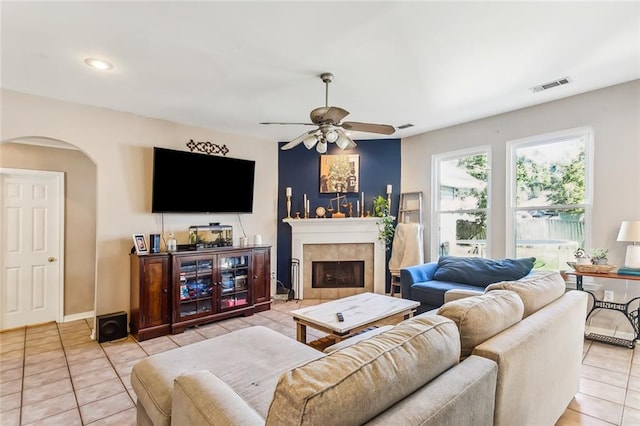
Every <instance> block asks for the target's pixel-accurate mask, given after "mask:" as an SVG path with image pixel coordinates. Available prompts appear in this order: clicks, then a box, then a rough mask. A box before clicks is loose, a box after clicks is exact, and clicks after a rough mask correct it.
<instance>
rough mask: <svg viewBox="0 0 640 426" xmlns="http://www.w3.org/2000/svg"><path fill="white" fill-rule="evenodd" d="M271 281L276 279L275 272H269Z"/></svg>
mask: <svg viewBox="0 0 640 426" xmlns="http://www.w3.org/2000/svg"><path fill="white" fill-rule="evenodd" d="M271 279H272V280H275V279H276V271H271Z"/></svg>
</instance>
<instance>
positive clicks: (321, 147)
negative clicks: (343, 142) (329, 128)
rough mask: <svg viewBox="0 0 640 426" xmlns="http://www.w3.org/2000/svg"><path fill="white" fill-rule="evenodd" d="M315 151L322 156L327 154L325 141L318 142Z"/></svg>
mask: <svg viewBox="0 0 640 426" xmlns="http://www.w3.org/2000/svg"><path fill="white" fill-rule="evenodd" d="M316 151H318V152H319V153H320V154H324V153H325V152H327V143H326V142H325V141H320V142H318V145H316Z"/></svg>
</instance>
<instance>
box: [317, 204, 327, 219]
mask: <svg viewBox="0 0 640 426" xmlns="http://www.w3.org/2000/svg"><path fill="white" fill-rule="evenodd" d="M326 213H327V211H326V210H325V208H324V207H322V206H318V207H316V217H318V218H323V217H325V216H326Z"/></svg>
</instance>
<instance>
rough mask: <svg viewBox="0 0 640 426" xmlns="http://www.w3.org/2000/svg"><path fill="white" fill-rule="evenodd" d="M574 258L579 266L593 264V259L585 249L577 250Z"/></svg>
mask: <svg viewBox="0 0 640 426" xmlns="http://www.w3.org/2000/svg"><path fill="white" fill-rule="evenodd" d="M573 256H574V257H575V258H576V264H578V265H589V264H591V259H590V258H589V255H588V254H587V252H586V251H585V250H584V249H583V248H578V249H576V251H574V252H573Z"/></svg>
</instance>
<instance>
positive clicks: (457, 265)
mask: <svg viewBox="0 0 640 426" xmlns="http://www.w3.org/2000/svg"><path fill="white" fill-rule="evenodd" d="M535 260H536V258H535V257H526V258H520V259H499V260H495V259H484V258H481V257H457V256H442V257H440V259H438V267H437V269H436V270H435V272H434V274H433V279H434V280H438V281H450V282H457V283H463V284H470V285H475V286H481V287H486V286H487V285H489V284H491V283H496V282H499V281H511V280H518V279H520V278H522V277H524V276H525V275H527V274H528V273H529V272H531V269H532V268H533V263H534V262H535Z"/></svg>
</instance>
